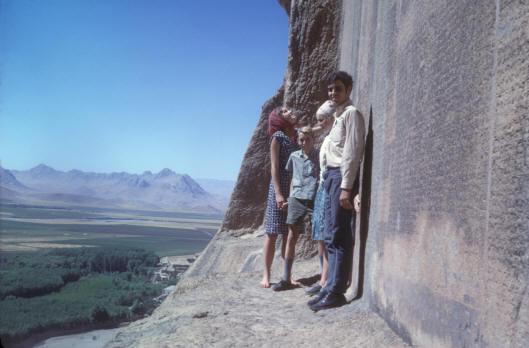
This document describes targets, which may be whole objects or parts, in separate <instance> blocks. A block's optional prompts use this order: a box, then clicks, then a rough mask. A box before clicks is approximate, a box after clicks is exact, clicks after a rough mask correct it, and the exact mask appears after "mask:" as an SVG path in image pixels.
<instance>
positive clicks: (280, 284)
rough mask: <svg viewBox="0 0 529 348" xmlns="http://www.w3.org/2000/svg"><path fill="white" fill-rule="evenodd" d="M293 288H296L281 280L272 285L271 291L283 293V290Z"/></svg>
mask: <svg viewBox="0 0 529 348" xmlns="http://www.w3.org/2000/svg"><path fill="white" fill-rule="evenodd" d="M295 287H296V286H295V285H294V284H292V283H291V282H287V281H286V280H283V279H281V280H280V281H279V282H277V283H275V284H274V285H272V290H274V291H284V290H290V289H294V288H295Z"/></svg>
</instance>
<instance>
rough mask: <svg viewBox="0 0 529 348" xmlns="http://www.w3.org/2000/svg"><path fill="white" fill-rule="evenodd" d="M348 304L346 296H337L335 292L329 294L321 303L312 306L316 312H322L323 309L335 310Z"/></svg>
mask: <svg viewBox="0 0 529 348" xmlns="http://www.w3.org/2000/svg"><path fill="white" fill-rule="evenodd" d="M346 303H347V300H346V299H345V296H344V295H343V294H335V293H334V292H329V293H328V294H326V295H325V297H323V298H322V299H321V301H319V302H317V303H315V304H314V305H312V306H310V309H312V310H313V311H314V312H317V311H321V310H323V309H329V308H335V307H340V306H343V305H344V304H346Z"/></svg>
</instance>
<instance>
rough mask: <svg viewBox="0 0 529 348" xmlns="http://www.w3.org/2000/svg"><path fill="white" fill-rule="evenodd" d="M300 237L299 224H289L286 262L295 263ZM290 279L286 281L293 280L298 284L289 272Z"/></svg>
mask: <svg viewBox="0 0 529 348" xmlns="http://www.w3.org/2000/svg"><path fill="white" fill-rule="evenodd" d="M298 237H299V226H296V225H289V226H288V239H287V245H286V253H285V262H290V263H291V264H290V266H291V265H292V263H294V257H295V255H296V243H297V242H298ZM289 276H290V277H289V278H290V279H285V280H286V281H289V282H291V283H292V284H297V283H296V282H294V281H293V280H292V276H291V274H289Z"/></svg>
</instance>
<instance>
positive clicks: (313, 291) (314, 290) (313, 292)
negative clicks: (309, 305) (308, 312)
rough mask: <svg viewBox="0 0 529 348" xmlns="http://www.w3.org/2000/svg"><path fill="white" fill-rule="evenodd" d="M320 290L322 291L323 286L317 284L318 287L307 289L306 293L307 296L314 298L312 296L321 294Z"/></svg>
mask: <svg viewBox="0 0 529 348" xmlns="http://www.w3.org/2000/svg"><path fill="white" fill-rule="evenodd" d="M320 290H321V285H320V284H316V285H313V286H311V287H310V288H308V289H305V293H306V294H307V295H310V296H312V295H316V294H317V293H319V292H320Z"/></svg>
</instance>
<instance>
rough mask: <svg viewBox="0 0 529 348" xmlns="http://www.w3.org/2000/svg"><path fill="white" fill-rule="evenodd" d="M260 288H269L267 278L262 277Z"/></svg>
mask: <svg viewBox="0 0 529 348" xmlns="http://www.w3.org/2000/svg"><path fill="white" fill-rule="evenodd" d="M261 287H263V288H269V287H270V279H268V277H266V276H264V277H263V280H261Z"/></svg>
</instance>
